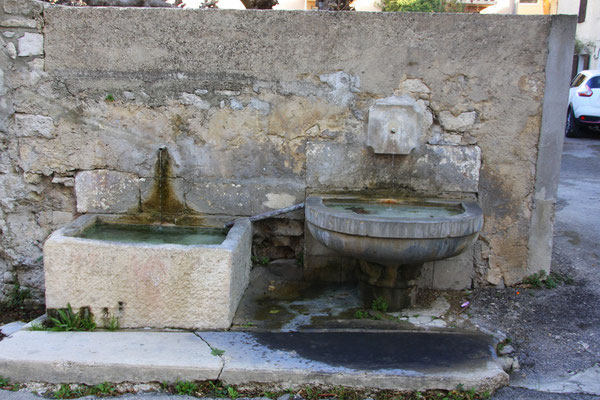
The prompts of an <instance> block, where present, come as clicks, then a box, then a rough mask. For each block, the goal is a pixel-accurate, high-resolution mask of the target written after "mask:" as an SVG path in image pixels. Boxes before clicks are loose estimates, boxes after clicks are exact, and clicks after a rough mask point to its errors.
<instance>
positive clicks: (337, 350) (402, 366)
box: [199, 331, 508, 390]
mask: <svg viewBox="0 0 600 400" xmlns="http://www.w3.org/2000/svg"><path fill="white" fill-rule="evenodd" d="M199 335H200V336H201V337H202V338H203V339H204V340H206V341H207V343H208V344H209V345H210V346H211V347H212V348H213V349H219V350H223V351H224V353H223V355H222V356H221V357H222V358H223V360H224V362H225V365H224V368H223V371H222V373H221V375H220V379H221V380H222V381H223V382H224V383H226V384H232V385H242V386H243V385H245V384H251V383H269V384H272V385H275V386H279V387H281V388H294V387H299V386H303V385H326V386H348V387H355V388H378V389H396V390H427V389H448V390H451V389H455V388H456V386H457V385H459V384H463V385H464V387H466V388H471V387H476V388H480V389H482V390H488V389H490V390H491V389H495V388H497V387H500V386H503V385H506V384H507V383H508V375H507V374H506V373H505V372H504V371H503V370H502V369H501V368H500V366H499V365H498V364H497V363H496V361H495V360H494V356H493V351H492V340H491V338H490V337H488V336H485V335H480V334H473V333H469V334H462V333H442V332H409V331H407V332H255V333H247V332H201V333H199Z"/></svg>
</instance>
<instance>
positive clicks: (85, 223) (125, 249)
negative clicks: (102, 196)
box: [44, 215, 252, 329]
mask: <svg viewBox="0 0 600 400" xmlns="http://www.w3.org/2000/svg"><path fill="white" fill-rule="evenodd" d="M118 218H119V216H117V215H84V216H82V217H80V218H78V219H76V220H75V221H73V222H72V223H70V224H69V225H67V226H65V227H64V228H62V229H59V230H58V231H56V232H54V233H53V234H52V235H51V236H50V237H49V238H48V240H47V241H46V243H45V244H44V269H45V274H46V307H47V308H48V309H57V308H64V307H66V306H67V304H68V303H69V304H71V306H72V307H73V309H74V310H76V309H78V308H80V307H89V308H90V311H91V312H92V313H93V315H94V317H95V321H96V323H97V324H98V326H106V325H107V324H108V323H109V321H110V320H111V318H115V317H116V318H118V322H119V326H120V327H121V328H143V327H151V328H169V327H172V328H185V329H225V328H228V327H229V326H230V325H231V321H232V319H233V316H234V314H235V311H236V309H237V307H238V304H239V302H240V300H241V298H242V295H243V293H244V290H245V289H246V286H247V285H248V280H249V273H250V267H251V263H250V251H251V244H252V232H251V230H252V228H251V224H250V221H248V220H247V219H240V220H237V221H236V223H235V225H234V226H233V227H232V228H231V230H229V232H227V233H226V234H225V233H221V232H219V231H218V230H216V229H211V228H179V227H163V228H159V227H151V226H141V227H140V226H137V227H136V226H135V225H118V224H116V222H117V220H118ZM129 228H131V229H129Z"/></svg>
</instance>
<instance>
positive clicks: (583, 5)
mask: <svg viewBox="0 0 600 400" xmlns="http://www.w3.org/2000/svg"><path fill="white" fill-rule="evenodd" d="M586 11H587V0H579V18H578V19H577V22H580V23H581V22H584V21H585V12H586Z"/></svg>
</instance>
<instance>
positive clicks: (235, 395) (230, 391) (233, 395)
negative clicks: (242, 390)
mask: <svg viewBox="0 0 600 400" xmlns="http://www.w3.org/2000/svg"><path fill="white" fill-rule="evenodd" d="M227 395H228V396H229V398H230V399H233V400H235V399H237V398H238V397H239V396H240V394H239V393H238V392H237V390H235V389H234V388H233V387H231V386H227Z"/></svg>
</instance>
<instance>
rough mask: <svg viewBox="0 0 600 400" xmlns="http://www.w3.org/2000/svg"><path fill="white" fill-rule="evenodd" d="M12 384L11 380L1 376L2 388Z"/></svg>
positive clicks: (0, 384)
mask: <svg viewBox="0 0 600 400" xmlns="http://www.w3.org/2000/svg"><path fill="white" fill-rule="evenodd" d="M9 384H10V379H7V378H5V377H3V376H1V375H0V387H5V386H8V385H9Z"/></svg>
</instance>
